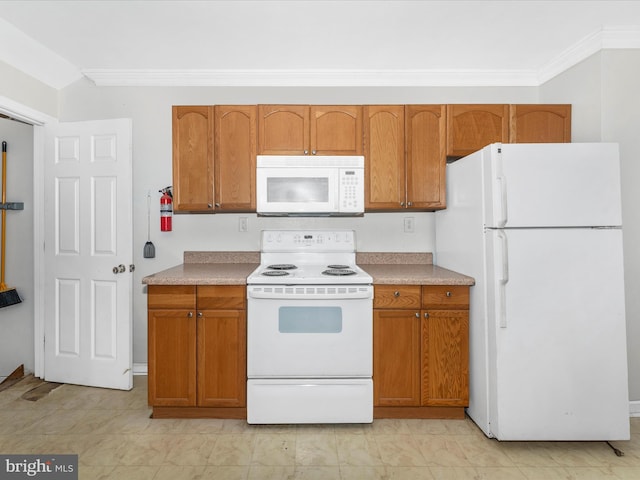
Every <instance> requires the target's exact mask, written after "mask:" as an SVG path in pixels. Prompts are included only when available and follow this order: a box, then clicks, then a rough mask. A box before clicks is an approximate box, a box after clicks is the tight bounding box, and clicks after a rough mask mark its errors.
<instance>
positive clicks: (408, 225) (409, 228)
mask: <svg viewBox="0 0 640 480" xmlns="http://www.w3.org/2000/svg"><path fill="white" fill-rule="evenodd" d="M414 223H415V222H414V218H413V217H404V233H413V232H414Z"/></svg>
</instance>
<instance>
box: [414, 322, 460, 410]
mask: <svg viewBox="0 0 640 480" xmlns="http://www.w3.org/2000/svg"><path fill="white" fill-rule="evenodd" d="M422 376H423V378H422V405H427V406H439V407H465V406H467V405H468V404H469V311H468V310H429V311H428V312H423V316H422Z"/></svg>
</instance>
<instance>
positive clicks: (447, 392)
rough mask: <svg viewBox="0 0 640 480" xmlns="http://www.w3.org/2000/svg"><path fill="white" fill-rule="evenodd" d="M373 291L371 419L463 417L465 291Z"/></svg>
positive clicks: (459, 288) (465, 396)
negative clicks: (372, 414) (372, 412)
mask: <svg viewBox="0 0 640 480" xmlns="http://www.w3.org/2000/svg"><path fill="white" fill-rule="evenodd" d="M374 288H375V294H374V314H373V319H374V320H373V321H374V323H373V389H374V399H373V401H374V417H375V418H464V407H466V406H467V405H468V403H469V379H468V377H469V310H468V309H469V287H468V286H458V285H456V286H419V285H376V286H374Z"/></svg>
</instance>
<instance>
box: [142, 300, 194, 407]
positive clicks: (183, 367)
mask: <svg viewBox="0 0 640 480" xmlns="http://www.w3.org/2000/svg"><path fill="white" fill-rule="evenodd" d="M148 328H149V330H148V342H149V344H148V350H149V353H148V356H149V365H148V368H149V372H148V377H147V378H148V382H149V405H151V406H195V404H196V318H195V316H194V314H193V311H191V310H169V309H167V310H156V309H150V310H149V318H148Z"/></svg>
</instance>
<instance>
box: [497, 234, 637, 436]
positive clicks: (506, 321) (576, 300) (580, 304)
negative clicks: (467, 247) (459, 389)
mask: <svg viewBox="0 0 640 480" xmlns="http://www.w3.org/2000/svg"><path fill="white" fill-rule="evenodd" d="M487 246H488V262H487V263H488V281H487V295H488V308H487V311H488V322H489V328H488V332H487V333H488V362H489V369H488V372H489V389H490V401H489V405H490V407H489V412H490V413H489V415H490V421H489V425H490V426H489V428H490V432H489V435H490V436H495V437H497V438H498V439H500V440H625V439H629V396H628V384H627V381H628V380H627V355H626V334H625V310H624V284H623V266H622V265H623V263H622V232H621V230H619V229H578V228H569V229H517V230H497V231H488V233H487Z"/></svg>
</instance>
